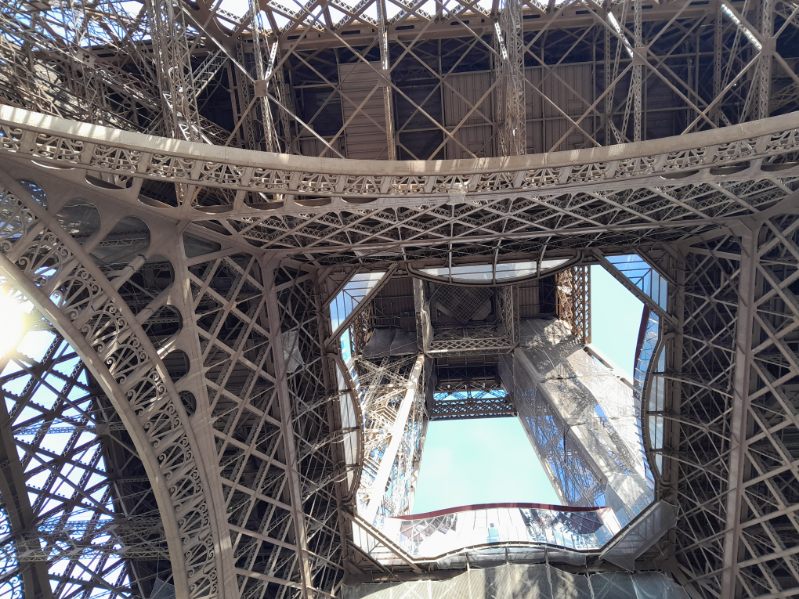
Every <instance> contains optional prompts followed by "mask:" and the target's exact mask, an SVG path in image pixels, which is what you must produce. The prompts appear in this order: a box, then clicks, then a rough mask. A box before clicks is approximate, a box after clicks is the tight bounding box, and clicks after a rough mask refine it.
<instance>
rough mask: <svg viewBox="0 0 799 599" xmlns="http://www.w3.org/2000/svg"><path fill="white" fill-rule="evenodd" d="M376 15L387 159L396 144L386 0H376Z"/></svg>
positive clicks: (391, 155)
mask: <svg viewBox="0 0 799 599" xmlns="http://www.w3.org/2000/svg"><path fill="white" fill-rule="evenodd" d="M377 16H378V21H379V23H380V26H379V28H378V36H379V42H380V73H381V75H382V76H383V84H382V86H383V112H384V114H385V119H386V148H387V149H388V159H389V160H396V159H397V144H396V143H395V141H394V107H393V103H392V101H391V64H390V54H389V51H388V29H387V27H386V22H387V20H388V19H387V18H386V0H378V2H377Z"/></svg>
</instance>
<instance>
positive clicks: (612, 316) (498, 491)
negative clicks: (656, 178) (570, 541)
mask: <svg viewBox="0 0 799 599" xmlns="http://www.w3.org/2000/svg"><path fill="white" fill-rule="evenodd" d="M591 309H592V318H591V336H592V343H591V345H592V346H593V347H594V348H595V349H596V350H597V351H598V352H599V353H600V354H601V355H602V356H603V357H604V358H605V359H607V360H608V361H609V362H611V363H612V364H613V365H614V366H615V367H616V368H617V369H618V370H619V371H620V372H621V373H623V374H626V375H627V376H628V377H629V378H630V380H632V372H633V361H634V359H635V343H636V340H637V337H638V327H639V326H640V324H641V311H642V309H643V304H641V302H640V301H639V300H638V299H637V298H636V297H635V296H633V295H632V294H631V293H630V292H629V291H627V290H626V289H625V288H624V287H623V286H622V285H621V283H619V282H618V281H616V279H614V278H613V277H612V276H611V275H610V274H608V272H607V271H606V270H605V269H604V268H602V267H601V266H592V267H591ZM500 501H531V502H540V503H559V500H558V497H557V495H556V493H555V490H554V489H553V488H552V484H551V483H550V482H549V478H548V477H547V475H546V473H545V471H544V468H543V466H542V465H541V464H540V462H539V461H538V458H537V456H536V455H535V451H534V450H533V447H532V445H531V444H530V441H529V440H528V439H527V435H526V433H525V432H524V429H523V428H522V425H521V423H520V422H519V419H518V418H490V419H481V420H456V421H449V422H447V421H438V422H430V424H429V425H428V428H427V438H426V440H425V445H424V451H423V452H422V464H421V468H420V471H419V479H418V481H417V483H416V493H415V497H414V505H413V510H412V511H413V512H414V513H420V512H426V511H431V510H436V509H441V508H446V507H454V506H458V505H469V504H472V503H490V502H500Z"/></svg>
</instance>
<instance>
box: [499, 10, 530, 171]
mask: <svg viewBox="0 0 799 599" xmlns="http://www.w3.org/2000/svg"><path fill="white" fill-rule="evenodd" d="M496 37H497V47H498V51H499V57H498V61H499V63H498V65H497V77H498V78H499V98H500V101H499V102H498V103H497V104H498V106H497V109H498V112H499V115H498V116H499V118H498V119H497V122H498V123H499V135H498V137H499V151H500V154H501V155H502V156H518V155H520V154H524V153H525V152H526V151H527V123H526V118H525V117H526V106H525V101H524V51H525V49H524V38H523V30H522V6H521V2H520V1H519V0H503V2H502V7H501V9H500V13H499V20H498V22H497V24H496Z"/></svg>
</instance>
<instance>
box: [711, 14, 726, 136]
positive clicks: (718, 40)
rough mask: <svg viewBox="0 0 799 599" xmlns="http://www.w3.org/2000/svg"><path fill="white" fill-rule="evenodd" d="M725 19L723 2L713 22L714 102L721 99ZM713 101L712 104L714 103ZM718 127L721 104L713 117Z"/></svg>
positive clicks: (716, 107) (717, 106)
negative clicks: (723, 16) (722, 11)
mask: <svg viewBox="0 0 799 599" xmlns="http://www.w3.org/2000/svg"><path fill="white" fill-rule="evenodd" d="M723 30H724V19H723V18H722V14H721V0H716V2H715V17H714V20H713V100H715V99H716V98H718V97H719V95H720V94H721V89H722V87H723V86H722V82H721V78H722V76H723V70H722V56H723V55H724V36H723ZM713 100H711V102H712V101H713ZM711 117H712V119H713V122H714V123H715V124H716V126H717V127H718V126H720V125H721V103H720V102H718V103H716V105H715V107H714V108H713V112H712V115H711Z"/></svg>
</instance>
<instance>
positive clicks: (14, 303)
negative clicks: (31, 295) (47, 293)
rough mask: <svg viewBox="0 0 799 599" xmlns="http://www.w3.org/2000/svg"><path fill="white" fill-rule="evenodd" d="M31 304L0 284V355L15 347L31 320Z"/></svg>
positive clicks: (4, 354)
mask: <svg viewBox="0 0 799 599" xmlns="http://www.w3.org/2000/svg"><path fill="white" fill-rule="evenodd" d="M32 309H33V306H32V305H31V303H30V302H28V301H26V300H24V299H23V298H22V297H21V296H20V295H19V294H18V293H15V292H14V291H13V290H12V289H11V288H9V287H8V286H5V285H3V286H0V318H2V319H3V325H2V332H1V333H0V357H2V356H6V355H7V354H8V353H9V352H11V351H13V350H15V349H16V347H17V345H18V344H19V342H20V341H22V337H24V336H25V333H26V332H27V330H28V327H29V326H30V322H31V315H30V313H31V310H32Z"/></svg>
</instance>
